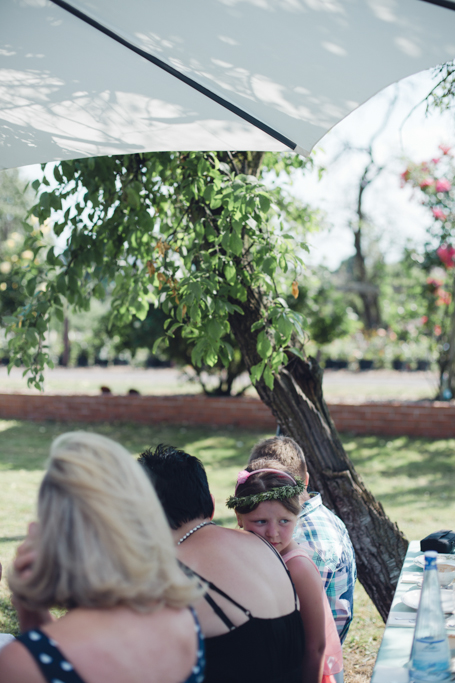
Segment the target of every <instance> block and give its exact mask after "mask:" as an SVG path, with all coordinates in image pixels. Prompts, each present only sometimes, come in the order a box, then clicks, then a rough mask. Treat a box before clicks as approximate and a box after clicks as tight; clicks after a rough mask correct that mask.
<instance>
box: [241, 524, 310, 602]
mask: <svg viewBox="0 0 455 683" xmlns="http://www.w3.org/2000/svg"><path fill="white" fill-rule="evenodd" d="M249 533H250V534H253V535H254V536H257V538H260V539H261V541H264V543H265V544H266V545H267V546H268V547H269V548H270V549H271V550H273V552H274V553H275V555H276V556H277V557H278V559H279V560H280V562H281V564H282V565H283V567H284V570H285V572H286V574H287V575H288V577H289V581H290V582H291V586H292V590H293V591H294V605H295V609H297V608H298V603H297V591H296V590H295V586H294V581H293V580H292V577H291V573H290V571H289V569H288V568H287V567H286V563H285V561H284V558H283V557H282V556H281V555H280V553H279V552H278V550H277V549H276V548H274V547H273V545H272V544H271V543H269V542H268V541H267V540H266V539H265V538H264V537H263V536H259V534H256V533H255V532H254V531H249ZM291 552H294V551H291ZM287 556H288V554H286V558H287Z"/></svg>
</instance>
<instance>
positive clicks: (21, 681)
mask: <svg viewBox="0 0 455 683" xmlns="http://www.w3.org/2000/svg"><path fill="white" fill-rule="evenodd" d="M42 680H43V679H42V676H41V674H40V673H39V670H38V667H37V666H36V664H35V662H34V660H33V658H32V656H31V655H30V654H29V653H28V651H27V649H26V648H25V647H24V646H23V645H22V644H21V643H19V642H18V641H15V642H13V643H10V644H9V645H6V647H4V648H3V649H2V650H1V651H0V681H1V682H2V683H42Z"/></svg>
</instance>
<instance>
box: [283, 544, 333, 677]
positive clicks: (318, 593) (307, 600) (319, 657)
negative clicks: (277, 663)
mask: <svg viewBox="0 0 455 683" xmlns="http://www.w3.org/2000/svg"><path fill="white" fill-rule="evenodd" d="M287 567H288V569H289V572H290V574H291V577H292V580H293V582H294V585H295V589H296V591H297V595H298V596H299V601H300V614H301V617H302V621H303V628H304V631H305V655H304V659H303V679H304V681H307V682H308V683H321V679H322V673H323V667H324V651H325V613H324V602H323V597H324V594H323V588H322V582H321V576H320V574H319V572H318V570H317V569H316V568H315V567H314V566H313V565H312V563H311V562H310V561H309V560H306V559H305V558H304V557H294V558H293V559H292V560H289V562H288V563H287Z"/></svg>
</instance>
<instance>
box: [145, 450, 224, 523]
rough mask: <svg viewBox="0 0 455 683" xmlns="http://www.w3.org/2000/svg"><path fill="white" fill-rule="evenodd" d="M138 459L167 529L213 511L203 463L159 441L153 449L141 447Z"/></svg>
mask: <svg viewBox="0 0 455 683" xmlns="http://www.w3.org/2000/svg"><path fill="white" fill-rule="evenodd" d="M138 462H139V463H140V464H141V465H142V467H143V468H144V469H145V471H146V472H147V474H148V475H149V477H150V479H151V481H152V484H153V486H154V487H155V490H156V492H157V494H158V498H159V499H160V502H161V505H162V506H163V509H164V512H165V514H166V517H167V520H168V522H169V525H170V527H171V529H178V528H179V527H180V526H182V524H185V523H186V522H191V521H192V520H193V519H200V518H205V517H211V516H212V515H213V509H214V508H213V501H212V497H211V495H210V490H209V484H208V481H207V475H206V473H205V469H204V465H203V464H202V463H201V461H200V460H199V459H198V458H196V457H195V456H194V455H189V454H188V453H185V451H181V450H179V449H178V448H173V446H166V445H165V444H162V443H161V444H160V445H159V446H157V448H156V449H155V452H154V453H153V452H152V449H148V450H147V451H144V453H142V454H141V455H140V456H139V459H138Z"/></svg>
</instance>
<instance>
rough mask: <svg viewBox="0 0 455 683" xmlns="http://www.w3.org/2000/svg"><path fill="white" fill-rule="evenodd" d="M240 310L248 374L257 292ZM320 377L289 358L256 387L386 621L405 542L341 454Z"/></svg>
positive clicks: (237, 321)
mask: <svg viewBox="0 0 455 683" xmlns="http://www.w3.org/2000/svg"><path fill="white" fill-rule="evenodd" d="M236 303H237V305H238V302H236ZM242 308H243V315H240V314H239V313H235V314H233V315H232V316H231V318H230V324H231V329H232V332H233V334H234V336H235V338H236V340H237V343H238V345H239V347H240V350H241V352H242V355H243V358H244V361H245V364H246V366H247V368H248V370H250V369H251V367H252V366H253V365H255V364H257V363H259V362H260V360H261V358H260V357H259V355H258V353H257V350H256V335H255V334H252V333H251V326H252V325H253V323H254V322H256V321H257V320H258V319H260V317H261V309H262V302H261V296H260V293H259V292H255V291H252V290H250V291H249V292H248V298H247V301H246V302H245V303H244V304H243V306H242ZM322 374H323V373H322V370H321V368H320V367H319V365H318V364H317V362H316V360H315V359H312V358H308V359H307V360H306V361H302V360H300V359H299V358H297V357H296V356H292V358H291V359H290V361H289V362H288V364H287V365H286V367H285V368H283V369H282V370H281V372H280V373H279V375H278V376H277V377H276V378H275V385H274V389H273V391H271V390H270V389H269V388H268V387H267V386H266V385H265V383H264V382H263V380H260V381H259V382H258V383H257V384H256V389H257V391H258V394H259V396H260V398H261V400H262V401H263V402H264V403H265V404H266V405H267V406H268V407H269V408H270V409H271V411H272V413H273V414H274V415H275V417H276V419H277V422H278V424H279V425H280V428H281V429H282V431H283V433H285V434H287V435H289V436H291V437H292V438H293V439H295V441H297V443H298V444H299V445H300V446H301V448H302V449H303V452H304V453H305V457H306V460H307V465H308V471H309V474H310V482H311V485H312V487H313V488H315V489H317V490H318V491H319V492H320V493H321V495H322V498H323V501H324V504H325V505H327V507H329V508H330V509H331V510H333V511H334V512H335V513H336V514H337V515H338V516H339V517H341V519H342V520H343V521H344V523H345V524H346V526H347V528H348V531H349V535H350V537H351V540H352V544H353V546H354V549H355V553H356V562H357V569H358V576H359V579H360V582H361V583H362V585H363V586H364V588H365V590H366V591H367V593H368V595H369V596H370V598H371V599H372V600H373V602H374V604H375V605H376V607H377V609H378V611H379V613H380V615H381V617H382V618H383V619H384V621H385V620H386V618H387V615H388V613H389V610H390V607H391V604H392V599H393V595H394V592H395V588H396V585H397V581H398V577H399V573H400V569H401V566H402V564H403V560H404V557H405V555H406V550H407V546H408V543H407V541H406V539H405V537H404V536H403V534H402V533H401V532H400V530H399V529H398V527H397V525H396V524H394V523H393V522H392V521H391V520H390V519H389V518H388V517H387V515H386V514H385V512H384V510H383V507H382V505H381V504H380V503H379V502H378V501H377V500H376V499H375V498H374V496H373V495H372V494H371V493H370V492H369V491H368V489H367V488H366V487H365V485H364V484H363V482H362V480H361V478H360V477H359V475H358V474H357V472H356V471H355V469H354V466H353V464H352V462H351V461H350V459H349V458H348V456H347V455H346V453H345V451H344V449H343V446H342V444H341V441H340V439H339V436H338V434H337V431H336V429H335V426H334V424H333V422H332V419H331V417H330V414H329V411H328V408H327V405H326V403H325V401H324V398H323V393H322Z"/></svg>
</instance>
